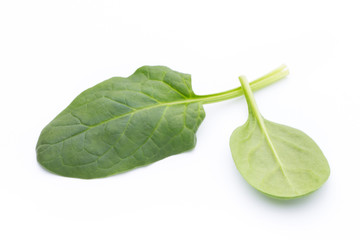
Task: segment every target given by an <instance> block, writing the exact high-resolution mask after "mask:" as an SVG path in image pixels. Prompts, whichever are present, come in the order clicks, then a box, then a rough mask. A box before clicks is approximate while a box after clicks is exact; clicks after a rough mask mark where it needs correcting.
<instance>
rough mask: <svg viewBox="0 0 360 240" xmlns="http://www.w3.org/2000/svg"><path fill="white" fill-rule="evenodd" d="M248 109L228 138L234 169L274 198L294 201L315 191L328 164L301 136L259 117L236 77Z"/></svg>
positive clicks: (247, 88)
mask: <svg viewBox="0 0 360 240" xmlns="http://www.w3.org/2000/svg"><path fill="white" fill-rule="evenodd" d="M239 79H240V82H241V85H242V87H243V90H244V94H245V97H246V101H247V104H248V109H249V117H248V120H247V122H246V123H245V124H244V125H243V126H241V127H239V128H237V129H236V130H235V131H234V132H233V133H232V135H231V138H230V148H231V152H232V156H233V159H234V161H235V164H236V167H237V169H238V170H239V172H240V173H241V175H242V176H243V177H244V178H245V180H246V181H247V182H248V183H249V184H250V185H252V186H253V187H254V188H256V189H257V190H259V191H261V192H263V193H265V194H267V195H270V196H273V197H277V198H295V197H299V196H303V195H306V194H309V193H311V192H313V191H315V190H316V189H318V188H319V187H320V186H321V185H322V184H323V183H324V182H325V181H326V180H327V179H328V177H329V174H330V168H329V164H328V162H327V160H326V158H325V156H324V154H323V153H322V152H321V150H320V148H319V147H318V146H317V145H316V143H315V142H314V141H313V140H312V139H311V138H310V137H309V136H307V135H306V134H305V133H303V132H301V131H299V130H297V129H294V128H291V127H288V126H284V125H280V124H277V123H273V122H270V121H268V120H266V119H264V118H263V117H262V115H261V114H260V112H259V109H258V107H257V105H256V103H255V99H254V96H253V93H252V91H251V89H250V86H249V84H248V82H247V81H246V79H245V78H244V77H240V78H239Z"/></svg>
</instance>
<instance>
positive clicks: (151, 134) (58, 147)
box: [36, 66, 288, 179]
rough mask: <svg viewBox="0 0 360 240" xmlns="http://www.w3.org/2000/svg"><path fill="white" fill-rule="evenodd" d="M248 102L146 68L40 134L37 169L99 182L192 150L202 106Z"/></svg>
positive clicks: (113, 82) (81, 100)
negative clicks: (198, 91) (205, 91)
mask: <svg viewBox="0 0 360 240" xmlns="http://www.w3.org/2000/svg"><path fill="white" fill-rule="evenodd" d="M287 74H288V72H287V71H286V69H285V66H281V67H279V68H278V69H276V70H274V71H273V72H271V73H269V74H267V75H265V76H264V77H262V78H259V79H257V80H255V81H254V82H252V83H251V86H252V89H253V90H257V89H260V88H262V87H265V86H267V85H269V84H271V83H273V82H275V81H278V80H280V79H282V78H283V77H285V76H286V75H287ZM242 94H243V90H242V88H241V87H239V88H235V89H232V90H229V91H226V92H222V93H217V94H210V95H204V96H199V95H196V94H195V93H194V92H193V90H192V88H191V78H190V75H188V74H183V73H179V72H176V71H173V70H171V69H169V68H167V67H163V66H153V67H150V66H144V67H141V68H139V69H138V70H136V71H135V73H134V74H132V75H131V76H130V77H128V78H121V77H114V78H111V79H109V80H106V81H104V82H102V83H99V84H98V85H96V86H94V87H92V88H90V89H88V90H86V91H84V92H82V93H81V94H80V95H79V96H78V97H76V98H75V99H74V100H73V102H72V103H71V104H70V105H69V106H68V107H67V108H66V109H65V110H63V111H62V112H61V113H60V114H59V115H58V116H56V117H55V119H54V120H52V121H51V122H50V123H49V124H48V125H47V126H46V127H45V128H44V129H43V131H42V132H41V134H40V137H39V140H38V143H37V147H36V152H37V159H38V162H39V163H40V164H41V165H42V166H43V167H45V168H46V169H48V170H49V171H51V172H53V173H56V174H59V175H62V176H68V177H76V178H86V179H87V178H100V177H106V176H109V175H113V174H117V173H120V172H124V171H127V170H130V169H133V168H136V167H139V166H144V165H148V164H150V163H153V162H155V161H158V160H160V159H163V158H165V157H168V156H170V155H174V154H178V153H181V152H184V151H187V150H190V149H192V148H194V146H195V143H196V136H195V134H196V131H197V129H198V127H199V125H200V124H201V122H202V121H203V119H204V117H205V112H204V109H203V104H206V103H212V102H219V101H223V100H226V99H231V98H234V97H238V96H240V95H242Z"/></svg>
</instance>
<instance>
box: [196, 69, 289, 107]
mask: <svg viewBox="0 0 360 240" xmlns="http://www.w3.org/2000/svg"><path fill="white" fill-rule="evenodd" d="M288 74H289V71H288V70H287V68H286V66H285V65H281V66H280V67H279V68H277V69H275V70H274V71H272V72H270V73H268V74H266V75H264V76H262V77H261V78H258V79H256V80H254V81H252V82H251V83H250V87H251V89H252V91H256V90H259V89H261V88H264V87H266V86H268V85H270V84H272V83H274V82H277V81H279V80H281V79H283V78H284V77H286V76H287V75H288ZM242 95H244V91H243V89H242V87H238V88H234V89H232V90H229V91H225V92H221V93H216V94H209V95H200V96H196V98H195V99H196V102H198V101H199V102H202V103H203V104H208V103H215V102H220V101H224V100H228V99H232V98H235V97H239V96H242Z"/></svg>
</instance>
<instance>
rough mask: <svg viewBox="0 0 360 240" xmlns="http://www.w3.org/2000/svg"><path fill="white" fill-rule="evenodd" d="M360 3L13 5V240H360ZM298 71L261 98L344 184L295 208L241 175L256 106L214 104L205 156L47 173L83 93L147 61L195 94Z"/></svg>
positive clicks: (204, 134) (0, 54) (1, 65)
mask: <svg viewBox="0 0 360 240" xmlns="http://www.w3.org/2000/svg"><path fill="white" fill-rule="evenodd" d="M357 2H358V1H346V0H342V1H331V0H327V1H316V0H311V1H307V0H303V1H289V0H284V1H278V0H277V1H266V0H262V1H261V0H258V1H256V0H252V1H239V0H238V1H227V0H222V1H210V0H208V1H196V0H192V1H185V0H182V1H170V0H168V1H165V0H164V1H159V0H151V1H145V0H144V1H141V0H132V1H115V0H113V1H95V0H92V1H90V0H83V1H80V0H71V1H64V0H63V1H49V0H46V1H45V0H43V1H41V0H32V1H25V0H22V1H20V0H19V1H15V0H14V1H10V0H2V1H1V2H0V81H1V85H0V89H1V94H0V106H1V118H0V132H1V135H0V150H1V157H0V161H1V166H0V239H4V240H8V239H11V240H12V239H61V240H63V239H67V240H72V239H76V240H78V239H129V240H132V239H247V240H248V239H360V230H359V223H360V220H359V216H360V205H359V203H360V194H359V191H360V187H359V186H360V174H359V173H360V157H359V149H360V142H359V134H360V113H359V108H360V96H359V91H360V88H359V87H360V73H359V72H360V71H359V69H360V30H359V29H360V28H359V25H360V14H359V6H358V5H357ZM282 63H285V64H287V66H288V67H289V70H290V72H291V74H290V75H289V77H288V78H286V79H284V80H282V81H280V82H278V83H276V84H273V85H272V86H269V87H267V88H266V89H263V90H261V91H258V92H256V93H255V97H256V99H257V102H258V105H259V108H260V110H261V112H262V114H263V115H264V116H265V117H266V118H267V119H269V120H272V121H275V122H278V123H282V124H286V125H289V126H292V127H295V128H298V129H301V130H303V131H304V132H306V133H307V134H308V135H310V136H311V137H312V138H313V139H314V140H315V141H316V142H317V143H318V145H319V146H320V147H321V149H322V150H323V152H324V154H325V155H326V157H327V159H328V161H329V163H330V167H331V176H330V178H329V180H328V181H327V182H326V183H325V184H324V186H323V187H322V188H321V189H320V190H318V191H317V192H315V193H313V194H311V195H309V196H307V197H304V198H301V199H297V200H291V201H280V200H274V199H271V198H268V197H266V196H264V195H262V194H261V193H259V192H257V191H256V190H254V189H253V188H251V187H250V186H249V185H248V184H247V183H246V182H245V181H244V180H243V178H242V177H241V175H240V174H239V173H238V172H237V170H236V167H235V164H234V163H233V160H232V158H231V154H230V149H229V137H230V135H231V133H232V131H233V130H234V129H235V128H236V127H238V126H240V125H242V124H243V123H244V122H245V121H246V118H247V107H246V103H245V100H244V98H243V97H241V98H238V99H234V100H230V101H226V102H221V103H216V104H211V105H206V106H205V111H206V114H207V116H206V118H205V120H204V122H203V124H202V125H201V127H200V128H199V130H198V133H197V137H198V138H197V140H198V141H197V146H196V148H195V149H194V150H192V151H190V152H186V153H184V154H180V155H177V156H173V157H169V158H167V159H164V160H161V161H159V162H157V163H154V164H152V165H150V166H147V167H143V168H139V169H136V170H133V171H130V172H127V173H124V174H120V175H116V176H113V177H109V178H105V179H96V180H81V179H71V178H64V177H60V176H57V175H54V174H51V173H49V172H47V171H46V170H44V169H42V168H41V167H40V165H39V164H38V163H37V161H36V154H35V145H36V142H37V138H38V136H39V134H40V131H41V130H42V128H43V127H44V126H45V125H46V124H47V123H49V122H50V121H51V120H52V119H53V118H54V117H55V116H56V115H57V114H58V113H59V112H60V111H61V110H62V109H64V108H65V107H66V106H67V105H68V104H69V103H70V102H71V100H72V99H73V98H75V97H76V96H77V95H78V94H79V93H80V92H82V91H83V90H85V89H87V88H89V87H91V86H93V85H95V84H97V83H99V82H101V81H103V80H105V79H108V78H110V77H113V76H123V77H126V76H129V75H130V74H132V73H133V72H134V71H135V70H136V69H137V68H138V67H140V66H142V65H166V66H168V67H170V68H172V69H174V70H177V71H180V72H185V73H191V74H192V82H193V89H194V91H195V93H197V94H210V93H216V92H220V91H224V90H228V89H231V88H235V87H238V86H239V82H238V80H237V77H238V76H239V75H246V76H247V77H248V79H249V80H253V79H255V78H257V77H259V76H261V75H263V74H265V73H267V72H269V71H271V70H272V69H274V68H276V67H278V66H279V65H280V64H282Z"/></svg>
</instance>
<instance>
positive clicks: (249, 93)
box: [239, 77, 297, 193]
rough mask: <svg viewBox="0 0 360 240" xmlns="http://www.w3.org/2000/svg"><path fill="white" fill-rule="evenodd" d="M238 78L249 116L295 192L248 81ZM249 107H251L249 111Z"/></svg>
mask: <svg viewBox="0 0 360 240" xmlns="http://www.w3.org/2000/svg"><path fill="white" fill-rule="evenodd" d="M239 79H240V82H241V85H242V87H243V90H244V94H245V97H246V101H247V103H248V108H249V117H250V115H251V116H253V117H254V118H255V119H256V121H257V123H258V125H259V127H260V129H261V132H262V133H263V134H264V136H265V139H266V142H267V144H268V146H269V147H270V150H271V152H272V154H273V156H274V157H275V160H276V162H277V163H278V164H279V167H280V170H281V172H282V174H283V175H284V177H285V179H286V181H287V182H288V183H289V185H290V187H291V188H292V189H293V190H294V192H295V193H297V191H296V188H295V187H294V185H293V184H292V182H291V181H290V178H289V177H288V175H287V173H286V169H285V167H284V165H283V163H282V161H281V159H280V156H279V155H278V153H277V151H276V149H275V146H274V144H273V142H272V140H271V138H270V135H269V132H268V130H267V128H266V124H265V121H264V118H263V117H262V115H261V113H260V111H259V108H258V107H257V104H256V101H255V98H254V95H253V93H252V91H251V88H250V85H249V83H248V82H247V80H246V79H245V78H244V77H239ZM250 109H251V111H250Z"/></svg>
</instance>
